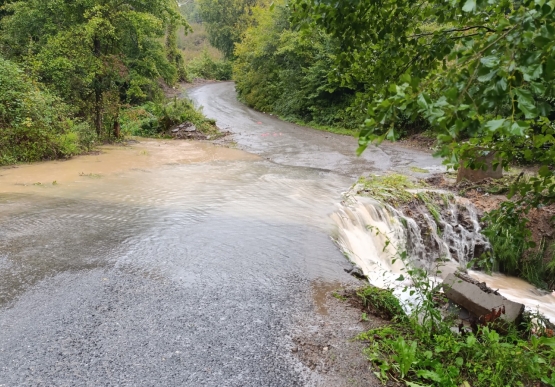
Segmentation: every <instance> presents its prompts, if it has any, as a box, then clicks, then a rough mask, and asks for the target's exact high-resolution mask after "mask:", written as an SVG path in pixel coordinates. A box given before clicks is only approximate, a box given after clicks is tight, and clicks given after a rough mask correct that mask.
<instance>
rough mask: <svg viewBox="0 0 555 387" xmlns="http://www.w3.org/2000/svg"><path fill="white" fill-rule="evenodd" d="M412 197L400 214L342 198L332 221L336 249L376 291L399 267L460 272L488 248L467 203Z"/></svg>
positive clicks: (369, 201)
mask: <svg viewBox="0 0 555 387" xmlns="http://www.w3.org/2000/svg"><path fill="white" fill-rule="evenodd" d="M413 193H414V195H415V200H414V201H412V202H411V203H407V204H404V205H403V206H401V207H400V208H393V207H392V206H391V205H389V204H386V203H382V202H379V201H377V200H375V199H372V198H369V197H364V196H358V195H351V194H347V195H346V196H345V200H344V201H343V202H342V204H341V205H340V206H339V208H338V210H337V211H336V212H335V213H334V214H333V215H332V218H333V219H334V221H335V223H336V224H337V226H338V228H337V236H336V237H337V238H336V239H337V242H338V244H339V245H340V246H341V248H342V249H343V251H345V252H346V254H347V255H349V258H350V259H351V260H352V261H353V263H355V264H356V265H357V266H359V267H360V268H361V269H362V271H363V272H364V274H365V275H367V276H368V278H369V280H370V282H371V283H372V284H374V285H376V286H380V287H383V286H385V285H386V282H387V281H389V280H390V279H391V277H392V276H395V275H397V276H398V274H401V273H402V271H403V268H404V265H405V262H406V263H408V264H410V265H414V266H418V267H423V268H426V269H428V270H431V269H432V268H433V267H435V266H437V264H438V263H443V264H444V265H447V266H451V267H453V266H459V267H461V268H466V265H467V264H468V262H470V261H471V260H472V259H473V258H475V257H477V256H479V255H480V254H482V253H483V252H484V251H486V250H488V249H489V248H490V246H489V242H488V241H487V240H486V238H485V237H484V236H483V235H482V234H481V233H480V222H479V219H478V214H477V211H476V209H475V208H474V206H473V205H472V203H470V202H469V201H468V200H466V199H463V198H456V197H452V196H450V195H448V194H447V193H442V192H437V191H422V190H419V191H414V192H413ZM430 193H431V194H432V195H430ZM424 195H425V196H424ZM422 198H424V199H422ZM431 200H433V201H434V202H433V203H432V202H431ZM403 251H406V258H405V259H404V262H403V260H401V259H399V258H400V254H401V253H402V252H403ZM390 274H391V275H390Z"/></svg>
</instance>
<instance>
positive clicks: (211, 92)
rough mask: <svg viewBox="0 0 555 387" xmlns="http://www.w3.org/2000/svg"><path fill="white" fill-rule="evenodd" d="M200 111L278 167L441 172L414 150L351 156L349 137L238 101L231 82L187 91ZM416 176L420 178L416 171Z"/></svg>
mask: <svg viewBox="0 0 555 387" xmlns="http://www.w3.org/2000/svg"><path fill="white" fill-rule="evenodd" d="M188 95H189V97H190V98H191V99H192V100H193V101H194V102H195V104H196V105H197V106H202V107H203V112H204V113H205V115H207V116H208V117H210V118H214V119H216V120H217V124H218V126H219V127H220V128H222V129H223V130H228V131H230V132H232V133H233V139H234V140H235V141H236V142H237V145H238V147H239V148H240V149H244V150H246V151H248V152H252V153H255V154H258V155H260V156H262V157H264V158H266V159H268V160H271V161H272V162H275V163H277V164H280V165H288V166H297V167H309V168H317V169H321V170H324V171H333V172H336V173H340V174H343V175H349V176H352V177H359V176H360V175H362V174H365V173H368V172H373V173H386V172H397V173H404V174H409V175H415V172H414V171H413V170H411V167H418V168H422V169H427V170H428V171H429V172H432V173H433V172H438V171H444V170H445V168H444V167H443V166H442V165H441V160H439V159H437V158H434V157H432V156H431V155H430V154H428V153H424V152H421V151H419V150H415V149H411V148H405V147H401V146H400V145H399V144H391V143H384V144H382V145H381V146H379V147H376V146H370V147H368V149H367V150H366V151H365V152H364V153H363V154H362V155H361V157H357V156H356V154H355V153H356V149H357V147H358V144H357V140H356V139H355V138H354V137H349V136H340V135H335V134H332V133H328V132H323V131H318V130H314V129H309V128H306V127H302V126H299V125H295V124H291V123H285V122H283V121H280V120H278V119H276V118H275V117H273V116H271V115H269V114H264V113H261V112H257V111H254V110H253V109H249V108H248V107H246V106H245V105H243V104H241V103H238V102H237V96H236V93H235V86H234V83H232V82H222V83H215V84H209V85H206V86H202V87H199V88H196V89H193V90H190V91H189V93H188ZM416 175H418V176H421V177H422V176H424V175H422V174H420V175H419V174H418V173H416Z"/></svg>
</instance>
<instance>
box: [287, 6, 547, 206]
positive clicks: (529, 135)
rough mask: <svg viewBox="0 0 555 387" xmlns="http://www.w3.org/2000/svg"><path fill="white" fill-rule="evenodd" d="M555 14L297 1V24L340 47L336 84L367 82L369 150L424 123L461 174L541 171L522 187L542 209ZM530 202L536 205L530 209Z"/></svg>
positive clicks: (542, 9) (364, 140)
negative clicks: (516, 163) (403, 127)
mask: <svg viewBox="0 0 555 387" xmlns="http://www.w3.org/2000/svg"><path fill="white" fill-rule="evenodd" d="M554 8H555V4H554V3H553V2H548V1H544V0H536V1H533V0H528V1H522V2H518V3H514V2H512V1H509V0H504V1H495V2H485V1H476V0H460V1H459V0H454V1H450V2H443V1H432V2H424V3H421V2H418V1H413V0H388V1H385V2H383V1H382V2H375V1H371V0H365V1H358V2H353V1H350V0H324V1H315V0H295V1H294V2H293V9H294V10H295V11H296V12H294V15H295V19H296V20H298V21H300V22H301V23H303V24H305V26H306V28H308V29H312V28H314V27H313V26H314V25H317V26H320V27H322V28H324V29H325V31H326V32H328V33H330V34H331V35H332V36H333V37H334V38H336V39H338V40H339V41H340V42H341V48H342V52H341V53H339V54H338V57H337V59H338V60H337V70H336V71H335V72H334V73H335V74H334V76H336V77H338V78H339V79H341V81H342V82H344V83H346V84H353V83H358V82H364V83H365V84H367V85H370V86H371V87H369V88H368V90H367V91H366V92H365V93H363V94H361V95H360V97H361V102H362V103H363V106H364V109H363V112H364V114H365V115H366V116H367V120H366V127H365V129H364V130H362V132H361V136H360V141H359V142H360V146H361V149H360V150H361V151H362V150H363V149H364V148H365V147H366V146H367V145H368V143H369V142H371V141H381V140H383V139H385V138H388V139H393V138H395V137H396V133H397V131H398V126H397V125H396V123H398V122H399V121H402V120H406V119H407V117H408V118H409V119H410V120H412V121H414V120H418V119H421V118H423V119H424V120H425V121H426V122H427V124H428V125H429V126H430V127H431V128H432V129H433V130H434V131H435V133H436V134H437V138H438V140H439V143H440V144H441V151H440V152H439V154H440V155H442V156H444V157H446V158H447V162H448V163H450V164H451V165H454V166H457V165H458V163H459V162H460V161H461V160H462V161H463V162H465V164H467V165H469V166H474V167H480V165H478V164H479V163H478V162H476V159H477V158H478V157H480V156H481V155H483V154H484V152H492V151H494V152H496V155H497V157H498V159H497V162H498V163H500V164H502V165H504V166H506V165H508V164H509V163H510V162H512V161H513V160H515V159H516V158H524V160H527V161H534V162H536V163H540V164H541V165H542V168H541V169H540V173H539V174H538V176H536V177H534V178H533V179H531V180H530V181H528V182H527V184H520V185H518V184H517V185H515V187H514V191H518V192H519V193H520V194H521V195H522V196H526V195H530V193H533V194H534V195H535V198H534V199H535V201H532V202H535V203H537V202H539V201H543V202H545V201H549V200H551V199H553V198H555V183H554V181H553V171H552V170H550V169H549V167H550V166H552V165H553V160H554V159H555V140H554V137H553V135H554V133H555V128H554V126H553V124H552V123H551V122H550V117H552V114H553V110H554V104H553V101H554V99H553V97H554V93H555V90H554V82H553V80H554V78H555V12H554ZM529 202H530V200H529Z"/></svg>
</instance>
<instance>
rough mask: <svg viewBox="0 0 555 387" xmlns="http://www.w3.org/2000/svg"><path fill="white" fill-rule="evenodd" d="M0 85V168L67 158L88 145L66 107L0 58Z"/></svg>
mask: <svg viewBox="0 0 555 387" xmlns="http://www.w3.org/2000/svg"><path fill="white" fill-rule="evenodd" d="M0 85H1V87H0V165H3V164H13V163H16V162H19V161H25V162H28V161H37V160H41V159H45V158H57V157H68V156H72V155H74V154H76V153H79V152H80V151H81V149H83V148H84V149H86V148H89V147H90V146H91V145H92V144H91V143H90V142H89V139H88V138H87V136H86V134H84V135H82V134H81V133H80V131H82V130H83V129H86V128H83V124H79V123H77V122H76V121H75V120H74V119H73V117H72V111H71V109H70V107H69V106H68V105H66V104H64V103H63V102H62V101H61V100H60V99H59V98H58V97H55V96H53V95H52V94H50V93H48V92H46V91H41V90H40V89H39V88H38V87H36V86H35V85H34V84H33V82H32V81H31V80H30V79H29V78H28V77H27V76H26V75H25V73H24V72H23V71H22V70H21V68H19V67H18V66H17V65H16V64H14V63H12V62H10V61H7V60H5V59H3V58H1V57H0Z"/></svg>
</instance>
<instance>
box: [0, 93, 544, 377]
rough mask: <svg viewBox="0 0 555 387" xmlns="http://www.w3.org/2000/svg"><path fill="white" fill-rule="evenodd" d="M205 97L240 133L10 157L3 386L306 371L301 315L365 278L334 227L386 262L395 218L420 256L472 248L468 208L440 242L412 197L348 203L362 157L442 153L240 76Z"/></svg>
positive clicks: (395, 159)
mask: <svg viewBox="0 0 555 387" xmlns="http://www.w3.org/2000/svg"><path fill="white" fill-rule="evenodd" d="M190 95H191V97H192V98H193V99H194V100H195V102H196V103H197V104H199V105H203V106H204V112H205V114H206V115H207V116H208V117H211V118H214V119H216V120H217V121H218V124H219V126H220V127H222V128H224V129H227V130H230V131H232V132H233V133H234V141H235V142H236V146H237V148H238V149H233V148H231V149H230V148H226V147H221V146H214V145H212V144H209V143H200V142H186V141H162V140H158V141H157V140H141V141H140V142H139V143H134V144H130V145H128V146H112V147H103V149H102V151H101V153H99V154H91V155H87V156H82V157H78V158H74V159H72V160H68V161H56V162H45V163H37V164H32V165H21V166H18V167H17V168H2V169H0V209H1V210H0V386H2V387H4V386H54V385H56V386H73V385H90V386H96V385H101V384H105V383H107V381H110V382H111V383H112V384H113V385H122V386H134V385H142V386H159V385H168V386H170V385H180V386H185V385H186V386H198V385H203V386H221V385H225V386H263V385H264V386H301V385H307V383H308V382H307V379H306V378H307V376H306V375H307V372H308V371H307V370H306V369H305V368H303V367H302V366H301V365H300V364H299V362H298V360H296V359H295V358H293V357H292V356H291V355H290V345H291V342H290V340H289V338H290V335H291V326H290V324H291V321H292V316H293V315H295V313H297V312H299V311H304V312H310V311H315V312H320V313H321V314H323V315H325V314H326V313H327V312H326V309H325V305H324V303H323V294H324V293H326V292H328V291H329V290H331V289H332V288H335V287H337V286H338V285H339V284H341V283H349V282H353V281H354V280H353V279H352V277H351V276H349V275H348V274H346V273H345V271H344V270H343V269H344V268H346V267H348V265H347V261H346V260H345V258H344V256H343V254H342V253H341V252H340V250H339V249H338V248H337V246H336V245H335V244H334V242H333V240H332V237H334V238H336V239H338V240H339V242H340V245H341V246H342V247H343V248H344V249H345V250H348V251H350V252H351V253H352V255H351V257H352V258H353V260H354V261H355V262H356V263H357V264H359V265H360V266H361V267H362V268H363V269H364V270H365V271H366V272H368V273H370V272H380V273H382V274H383V276H385V277H387V276H388V275H391V273H397V272H399V270H400V268H401V267H400V265H401V263H400V262H398V263H396V264H395V265H392V264H391V260H390V259H388V256H389V255H390V254H394V251H390V252H388V254H384V253H383V247H384V246H385V243H386V240H385V239H384V237H383V234H387V235H388V237H389V238H394V239H395V240H396V241H407V242H408V243H409V246H410V247H411V252H412V254H413V255H414V256H415V257H419V258H418V262H427V261H426V260H425V259H424V258H423V257H433V259H431V261H434V260H435V259H436V255H437V258H442V259H447V258H449V257H451V258H453V259H458V260H459V261H464V260H465V259H467V258H466V256H467V255H468V254H470V252H471V251H472V250H473V245H472V243H471V242H472V241H473V240H474V241H475V240H476V238H472V237H471V236H472V235H473V234H472V232H473V231H472V230H467V231H468V232H467V234H464V233H462V234H461V233H460V232H457V231H456V230H455V229H453V230H449V229H448V228H449V226H448V224H449V225H451V223H452V222H446V224H445V225H444V226H443V229H444V232H443V234H442V235H443V236H444V237H445V238H443V239H442V238H439V235H435V236H433V238H432V239H434V240H436V242H437V243H438V249H437V251H436V250H433V251H431V250H430V249H429V248H428V247H427V246H426V244H425V243H424V242H423V241H420V240H419V239H418V233H417V232H416V231H415V230H416V229H417V228H418V227H421V225H419V224H417V223H416V222H415V223H414V224H413V223H412V222H411V221H410V219H409V223H408V225H409V226H410V227H409V228H408V230H407V228H406V227H404V226H403V225H402V224H400V223H399V222H398V218H399V214H398V212H396V211H397V210H394V209H391V208H386V207H384V206H383V205H380V204H379V203H377V202H374V201H371V200H370V199H368V202H360V203H358V204H357V203H353V204H351V205H344V206H341V207H340V208H337V203H339V202H340V201H341V200H342V195H341V192H342V191H344V190H345V189H346V187H349V186H350V184H351V183H352V181H354V180H355V179H356V178H357V177H358V176H359V175H361V174H363V173H369V172H379V173H388V172H398V173H407V174H411V173H413V172H411V171H412V170H413V168H412V167H418V168H419V169H418V170H423V169H426V170H428V171H429V172H434V171H439V170H441V165H440V164H441V163H440V161H439V160H436V159H434V158H432V157H431V156H430V155H428V154H426V153H423V152H419V151H415V150H411V149H404V148H399V147H397V146H393V145H387V144H385V145H384V146H383V147H381V148H379V149H378V148H373V147H372V148H370V149H369V150H368V151H367V152H366V153H365V154H364V156H363V157H362V158H357V157H356V156H355V149H356V139H354V138H350V137H345V136H337V135H333V134H330V133H325V132H318V131H313V130H310V129H306V128H302V127H299V126H297V125H292V124H287V123H283V122H281V121H279V120H277V119H275V118H273V117H270V116H269V115H265V114H262V113H257V112H254V111H252V110H250V109H248V108H246V107H244V106H243V105H241V104H240V103H238V102H237V100H236V97H235V93H234V90H233V84H231V83H222V84H214V85H208V86H203V87H201V88H198V89H195V90H193V91H191V92H190ZM417 175H418V176H426V174H417ZM330 214H332V218H331V219H330ZM454 216H455V215H454ZM471 218H472V217H471ZM334 220H335V222H334ZM367 226H372V227H373V230H381V231H382V234H381V236H380V234H379V235H378V236H375V234H374V236H373V235H371V234H370V233H369V229H368V227H367ZM445 230H446V231H445ZM463 234H464V235H466V236H465V238H466V239H464V240H462V239H460V238H459V239H457V238H451V239H449V238H447V237H448V236H449V235H463ZM436 237H437V238H436ZM469 243H470V244H469ZM394 246H395V244H390V245H389V249H394V248H395V247H394ZM465 249H466V250H465ZM436 253H437V254H436ZM430 254H431V255H430ZM434 254H436V255H434ZM461 254H462V255H461ZM431 261H430V262H431ZM500 281H501V282H502V283H508V282H509V281H512V280H508V279H507V280H505V279H500ZM521 292H526V290H525V289H524V288H522V289H521ZM312 296H313V297H314V299H312ZM538 297H540V296H538ZM314 305H315V306H314ZM314 308H315V309H314Z"/></svg>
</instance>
